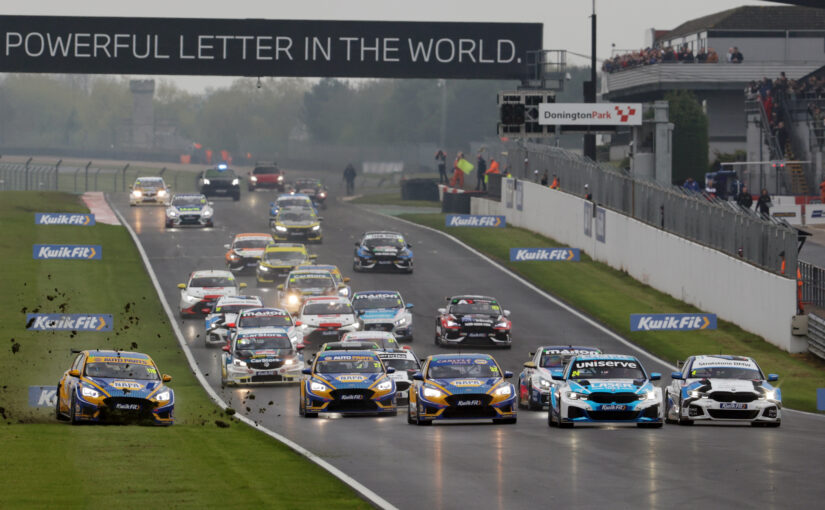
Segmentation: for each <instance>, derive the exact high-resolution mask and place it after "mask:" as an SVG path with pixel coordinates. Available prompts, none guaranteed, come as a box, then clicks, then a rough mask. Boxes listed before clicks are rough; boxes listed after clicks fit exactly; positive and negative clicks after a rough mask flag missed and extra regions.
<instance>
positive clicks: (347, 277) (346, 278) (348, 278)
mask: <svg viewBox="0 0 825 510" xmlns="http://www.w3.org/2000/svg"><path fill="white" fill-rule="evenodd" d="M351 280H352V279H351V278H350V277H349V276H345V277H344V279H343V282H344V283H349V282H350V281H351Z"/></svg>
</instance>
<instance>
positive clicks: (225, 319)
mask: <svg viewBox="0 0 825 510" xmlns="http://www.w3.org/2000/svg"><path fill="white" fill-rule="evenodd" d="M262 306H264V304H263V302H262V301H261V298H260V297H258V296H222V297H219V298H218V300H217V301H215V304H214V306H213V307H212V311H211V312H210V313H209V315H207V316H206V319H205V320H204V329H205V331H206V334H205V335H204V337H203V340H204V343H205V344H206V346H207V347H209V346H210V345H225V344H226V340H227V338H228V335H229V328H228V327H227V324H234V323H235V321H236V320H237V317H238V314H239V313H240V312H241V311H242V310H249V309H251V308H261V307H262Z"/></svg>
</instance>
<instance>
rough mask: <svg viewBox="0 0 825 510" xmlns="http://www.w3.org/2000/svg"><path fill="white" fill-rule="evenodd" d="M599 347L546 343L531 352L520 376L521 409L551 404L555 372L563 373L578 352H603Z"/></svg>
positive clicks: (519, 401)
mask: <svg viewBox="0 0 825 510" xmlns="http://www.w3.org/2000/svg"><path fill="white" fill-rule="evenodd" d="M601 352H602V351H601V349H599V348H597V347H579V346H572V345H567V346H564V345H545V346H542V347H539V348H538V349H536V352H531V353H530V361H527V362H525V363H524V369H523V370H522V371H521V373H520V374H519V377H518V395H519V400H518V406H519V408H520V409H525V408H526V409H530V410H531V411H534V410H539V409H541V408H542V407H543V406H547V405H550V393H551V391H552V388H553V385H554V383H553V372H556V373H558V374H561V373H562V371H564V366H565V365H566V364H567V362H568V361H570V358H572V357H573V356H576V355H578V354H601Z"/></svg>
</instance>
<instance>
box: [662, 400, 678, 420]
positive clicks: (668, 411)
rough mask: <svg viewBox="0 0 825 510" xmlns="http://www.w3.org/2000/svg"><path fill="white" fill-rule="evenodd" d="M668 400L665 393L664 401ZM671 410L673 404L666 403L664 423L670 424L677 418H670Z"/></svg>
mask: <svg viewBox="0 0 825 510" xmlns="http://www.w3.org/2000/svg"><path fill="white" fill-rule="evenodd" d="M669 401H670V399H669V397H668V396H667V394H665V402H669ZM672 410H673V406H672V405H670V404H668V405H667V407H666V408H665V423H668V424H670V425H673V424H674V423H676V421H677V420H673V419H671V418H670V413H671V411H672Z"/></svg>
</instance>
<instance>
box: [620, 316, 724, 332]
mask: <svg viewBox="0 0 825 510" xmlns="http://www.w3.org/2000/svg"><path fill="white" fill-rule="evenodd" d="M703 329H716V314H715V313H648V314H644V313H634V314H631V315H630V331H699V330H703Z"/></svg>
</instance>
